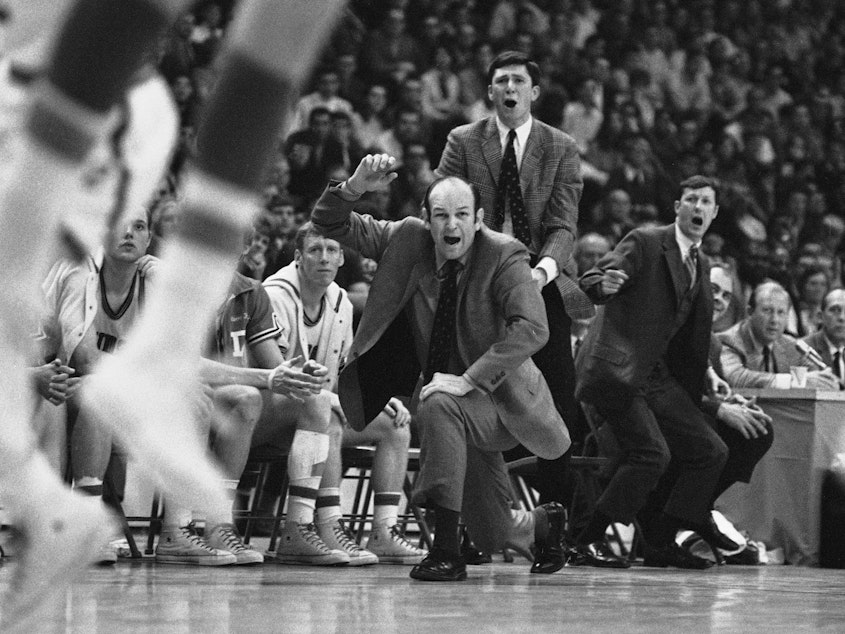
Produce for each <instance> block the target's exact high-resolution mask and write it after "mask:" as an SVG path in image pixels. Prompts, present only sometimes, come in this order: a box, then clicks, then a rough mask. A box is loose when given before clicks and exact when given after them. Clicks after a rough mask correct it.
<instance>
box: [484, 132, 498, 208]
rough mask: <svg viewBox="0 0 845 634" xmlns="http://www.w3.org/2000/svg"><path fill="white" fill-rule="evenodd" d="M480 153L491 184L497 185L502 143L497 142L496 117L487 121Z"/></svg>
mask: <svg viewBox="0 0 845 634" xmlns="http://www.w3.org/2000/svg"><path fill="white" fill-rule="evenodd" d="M481 153H482V154H483V155H484V162H485V163H487V168H488V169H489V170H490V176H491V177H492V178H493V182H494V183H498V182H499V173H500V172H501V171H502V142H501V141H500V140H499V129H498V128H497V127H496V117H490V118H489V119H487V125H486V126H485V129H484V138H483V139H482V140H481ZM491 211H492V210H491Z"/></svg>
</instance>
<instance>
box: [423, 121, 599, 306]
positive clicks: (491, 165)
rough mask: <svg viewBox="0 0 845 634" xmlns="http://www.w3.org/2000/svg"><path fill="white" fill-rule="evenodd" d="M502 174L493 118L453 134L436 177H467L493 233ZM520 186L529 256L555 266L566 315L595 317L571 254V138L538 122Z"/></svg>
mask: <svg viewBox="0 0 845 634" xmlns="http://www.w3.org/2000/svg"><path fill="white" fill-rule="evenodd" d="M501 169H502V146H501V142H500V141H499V131H498V129H497V128H496V118H495V117H489V118H487V119H484V120H482V121H478V122H476V123H470V124H468V125H463V126H459V127H457V128H455V129H454V130H452V131H451V132H450V133H449V140H448V142H447V143H446V148H445V149H444V150H443V155H442V156H441V158H440V165H439V166H438V167H437V169H436V170H435V174H437V176H452V175H457V176H463V177H464V178H466V179H467V180H469V181H470V182H471V183H474V184H475V185H476V186H477V187H478V189H479V191H480V192H481V206H482V207H483V208H484V222H485V224H486V225H487V226H488V227H491V228H494V229H495V228H496V227H495V225H494V222H495V221H494V218H495V211H496V189H497V187H496V183H498V181H499V173H500V172H501ZM519 180H520V184H521V185H522V198H523V200H524V201H525V212H526V215H527V216H528V227H529V229H530V230H531V245H530V246H529V250H530V251H531V253H532V254H533V255H536V256H537V259H538V260H539V259H540V258H542V257H545V256H548V257H551V258H553V259H554V260H555V262H557V266H558V269H559V270H560V275H559V276H558V277H557V279H556V280H555V284H556V285H557V287H558V289H559V291H560V294H561V297H562V298H563V303H564V306H565V307H566V312H567V314H568V315H569V316H570V317H571V318H573V319H581V318H585V317H590V316H592V314H593V312H594V309H593V305H592V302H590V300H589V298H588V297H587V296H586V295H585V294H584V293H583V292H582V291H581V289H580V288H579V287H578V284H577V281H575V280H576V277H577V267H576V266H575V260H574V258H573V253H574V247H575V232H576V225H577V223H578V201H579V200H580V198H581V190H582V189H583V181H582V180H581V162H580V159H579V156H578V148H577V146H576V145H575V141H574V140H573V139H572V137H570V136H568V135H566V134H564V133H563V132H561V131H560V130H558V129H556V128H553V127H551V126H549V125H546V124H545V123H543V122H541V121H538V120H537V119H534V120H533V123H532V125H531V133H530V134H529V135H528V141H527V142H526V144H525V150H524V152H523V153H522V164H521V165H520V168H519Z"/></svg>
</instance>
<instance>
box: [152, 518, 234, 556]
mask: <svg viewBox="0 0 845 634" xmlns="http://www.w3.org/2000/svg"><path fill="white" fill-rule="evenodd" d="M237 561H238V558H237V557H236V556H235V555H233V554H232V553H230V552H227V551H225V550H218V549H216V548H211V547H210V546H209V545H208V544H207V543H206V542H205V540H204V539H203V538H202V537H200V536H199V535H197V533H196V530H195V529H194V523H193V522H191V523H190V524H188V525H187V526H180V527H179V528H175V529H167V530H164V531H162V532H161V537H159V539H158V546H156V562H157V563H160V564H189V565H193V566H228V565H229V564H234V563H237Z"/></svg>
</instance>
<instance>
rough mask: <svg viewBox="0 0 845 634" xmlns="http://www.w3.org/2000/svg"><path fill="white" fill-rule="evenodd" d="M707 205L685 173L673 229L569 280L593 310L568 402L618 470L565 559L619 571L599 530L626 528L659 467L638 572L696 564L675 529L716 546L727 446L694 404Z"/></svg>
mask: <svg viewBox="0 0 845 634" xmlns="http://www.w3.org/2000/svg"><path fill="white" fill-rule="evenodd" d="M718 210H719V207H718V205H717V200H716V186H715V184H714V183H713V181H711V180H710V179H707V178H704V177H700V176H694V177H692V178H689V179H687V180H685V181H683V182H682V183H681V184H680V188H679V196H678V200H676V201H675V216H676V220H675V222H674V223H673V224H671V225H668V226H665V227H659V228H648V229H635V230H634V231H632V232H631V233H629V234H628V235H627V236H625V238H623V239H622V241H621V242H620V243H619V244H618V245H617V246H616V248H615V249H614V250H613V251H611V252H610V253H608V254H607V255H606V256H604V257H603V258H602V259H601V260H599V262H598V263H597V264H596V266H595V267H594V268H592V269H591V270H589V271H587V273H585V274H584V275H583V277H582V278H581V287H582V288H583V289H584V291H585V292H586V293H587V294H588V295H589V296H590V298H591V299H593V300H594V301H595V302H596V303H597V304H601V306H600V307H599V309H598V312H597V315H596V319H595V321H594V322H593V324H592V326H591V328H590V331H589V332H588V333H587V336H586V338H585V340H584V343H583V345H582V347H581V350H580V352H579V355H578V358H577V360H576V367H577V370H578V386H577V395H578V397H579V398H580V399H582V400H583V401H586V402H588V403H591V404H592V405H593V406H594V407H595V408H596V410H597V411H598V412H599V413H600V414H601V416H602V417H603V418H604V419H606V421H607V423H608V424H609V425H610V428H611V429H612V431H613V433H614V435H615V436H616V438H617V440H618V441H619V445H620V449H621V457H620V464H619V467H618V469H617V470H616V472H615V474H614V475H613V477H612V478H611V481H610V483H609V485H608V486H607V488H606V489H605V491H604V493H603V494H602V496H601V497H600V498H599V501H598V503H597V506H596V511H595V512H594V514H593V516H592V518H591V520H590V522H589V523H588V525H587V526H586V527H585V528H584V530H583V531H582V532H581V533H580V534H579V535H578V537H577V539H576V546H575V548H574V550H573V561H574V562H575V563H582V564H587V565H594V566H604V567H627V565H628V562H627V561H625V560H623V559H621V558H619V557H617V556H615V554H614V553H613V552H612V551H611V550H610V549H609V548H608V547H607V545H606V543H605V542H604V533H605V530H606V529H607V526H608V525H609V524H610V523H611V522H622V523H625V524H628V523H630V522H631V521H632V520H633V519H634V516H635V515H636V513H637V512H638V511H639V510H640V508H642V506H643V504H644V503H645V501H646V498H647V496H648V495H649V493H650V492H651V491H652V489H654V487H655V485H656V484H657V482H658V480H659V479H660V476H661V474H662V473H663V472H664V471H665V469H666V467H667V465H668V463H669V459H670V457H671V458H672V460H673V463H674V464H676V465H677V469H678V475H677V478H676V480H675V482H674V486H673V487H672V490H671V493H670V494H669V496H668V499H667V501H666V504H665V506H664V507H663V511H662V512H661V513H660V514H659V515H658V517H657V519H656V520H655V525H654V526H652V527H651V529H652V530H650V531H649V536H650V540H651V543H649V544H647V549H646V556H645V565H647V566H661V567H663V566H667V565H670V566H677V567H680V568H705V567H707V566H708V565H710V562H708V561H706V560H704V559H701V558H699V557H695V556H693V555H691V554H689V553H688V552H686V551H684V550H682V549H681V548H679V547H678V546H677V545H676V544H675V541H674V540H675V534H676V533H677V531H678V530H679V529H681V528H689V529H691V530H694V531H696V532H697V533H698V534H699V535H700V536H701V537H702V538H703V539H705V540H706V541H707V542H708V543H711V544H713V545H715V546H718V547H720V548H725V549H736V547H737V545H736V544H735V543H734V542H733V541H731V540H730V539H728V538H727V537H726V536H725V535H723V534H722V533H721V532H719V530H718V528H717V527H716V526H715V524H714V523H713V520H712V518H711V516H710V498H711V495H712V493H713V491H714V490H715V488H716V486H717V482H718V480H719V476H720V474H721V473H722V469H723V467H724V465H725V460H726V457H727V448H726V447H725V443H724V442H723V441H722V440H721V439H720V438H719V436H718V434H717V433H716V432H715V431H714V430H713V428H712V427H711V426H710V425H709V424H708V423H707V420H706V419H705V417H704V414H703V412H702V411H701V409H699V407H698V405H697V404H698V402H700V400H701V386H702V385H703V384H704V381H705V374H706V370H707V361H708V351H709V344H710V324H711V318H712V313H713V296H712V291H711V288H710V280H709V266H708V264H707V261H706V260H705V259H704V257H703V256H699V254H698V247H699V245H700V243H701V239H702V237H703V236H704V233H705V232H706V231H707V228H708V227H709V226H710V223H711V222H712V220H713V218H715V217H716V214H717V213H718Z"/></svg>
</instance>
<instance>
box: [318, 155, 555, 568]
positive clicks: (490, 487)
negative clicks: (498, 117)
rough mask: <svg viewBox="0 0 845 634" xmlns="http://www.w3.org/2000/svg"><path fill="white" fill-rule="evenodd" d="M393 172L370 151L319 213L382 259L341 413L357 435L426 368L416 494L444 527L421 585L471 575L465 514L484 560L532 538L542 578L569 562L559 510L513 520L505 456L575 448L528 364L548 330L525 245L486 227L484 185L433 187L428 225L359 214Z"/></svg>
mask: <svg viewBox="0 0 845 634" xmlns="http://www.w3.org/2000/svg"><path fill="white" fill-rule="evenodd" d="M393 165H394V159H393V158H392V157H389V156H387V155H383V154H382V155H376V156H370V155H368V156H367V157H365V158H364V159H363V160H362V161H361V163H360V164H359V166H358V168H357V169H356V170H355V173H354V174H353V175H352V176H351V177H350V178H349V179H348V180H347V181H345V182H344V183H343V184H341V185H340V186H339V187H334V186H330V187H329V189H328V190H327V191H326V192H325V193H324V194H323V196H322V197H321V198H320V200H319V201H318V202H317V205H316V207H315V209H314V213H313V215H312V221H313V223H314V225H315V226H316V227H318V228H319V229H321V230H322V231H323V233H324V234H325V235H326V237H329V238H333V239H335V240H338V241H339V242H340V243H341V244H344V245H346V246H351V247H353V248H355V249H357V250H358V251H359V252H360V253H361V255H363V256H364V257H368V258H371V259H373V260H375V261H377V262H378V263H379V265H378V272H377V273H376V275H375V278H374V279H373V283H372V287H371V289H370V295H369V299H368V300H367V305H366V307H365V308H364V314H363V316H362V317H361V323H360V325H359V327H358V332H357V334H356V335H355V339H354V341H353V343H352V348H351V350H350V353H349V357H348V363H347V365H346V367H345V368H344V369H343V371H342V372H341V375H340V384H339V394H340V401H341V405H342V406H343V410H344V412H346V415H347V419H348V421H349V424H350V425H351V426H352V427H354V428H356V429H360V428H362V427H363V425H364V424H365V421H368V420H371V419H372V418H373V416H371V415H370V411H371V410H373V408H376V410H380V409H381V408H383V407H384V405H385V403H387V401H388V399H389V398H390V397H391V396H393V395H395V394H412V393H413V392H414V391H415V386H416V385H417V383H418V380H419V378H420V374H421V370H422V383H423V384H424V385H423V387H422V391H421V393H420V398H419V401H420V402H419V406H418V408H417V417H416V420H417V424H418V426H419V432H420V439H421V467H420V475H419V478H418V480H417V482H416V490H415V493H414V498H415V501H416V502H418V503H420V504H425V505H427V506H429V507H430V508H431V507H433V508H434V510H435V519H436V524H435V538H434V539H435V541H434V548H432V550H431V551H430V553H429V555H428V557H426V558H425V559H424V560H423V561H422V563H420V564H418V565H417V566H414V568H413V570H412V571H411V577H412V578H414V579H420V580H424V581H457V580H461V579H465V578H466V567H465V563H464V561H463V560H462V558H461V556H460V554H459V545H458V532H457V531H458V519H459V517H463V521H464V523H465V524H466V525H467V526H468V527H469V529H470V531H471V532H472V534H473V536H474V538H475V540H476V542H477V544H478V546H479V547H480V548H482V549H483V550H485V551H487V552H492V551H493V550H496V549H498V548H501V547H502V546H503V545H504V543H505V542H506V541H512V542H514V541H515V542H517V543H521V544H522V545H523V546H525V545H527V544H526V541H529V542H530V539H531V538H533V539H534V541H535V545H536V547H537V548H538V554H537V557H536V558H535V562H534V566H533V567H532V571H533V572H545V573H548V572H554V571H556V570H558V569H560V568H561V567H562V566H563V553H562V551H561V548H560V539H561V520H562V512H563V508H562V507H561V506H560V505H559V504H550V505H546V506H541V507H538V509H536V510H535V511H534V513H533V514H532V513H519V512H513V513H512V512H511V509H510V497H511V494H510V484H509V479H508V475H507V471H506V469H505V463H504V459H503V457H502V453H501V452H502V451H504V450H507V449H511V448H513V447H514V446H516V445H517V444H518V443H522V444H523V445H525V446H526V447H527V448H528V449H529V450H531V451H533V452H535V453H537V454H538V455H540V456H542V457H544V458H549V459H553V458H557V457H558V456H560V455H561V454H562V453H563V452H564V451H566V450H567V449H568V447H569V434H568V432H567V429H566V426H565V425H564V423H563V420H562V419H561V417H560V415H559V414H558V413H557V410H556V409H555V407H554V403H553V401H552V397H551V394H550V392H549V388H548V386H547V384H546V381H545V380H544V379H543V376H542V374H541V373H540V371H539V370H538V369H537V366H535V365H534V363H533V362H532V361H531V355H532V354H533V353H535V352H536V351H537V350H538V349H539V348H540V347H542V346H543V344H545V342H546V339H547V337H548V327H547V324H546V314H545V311H544V310H543V308H542V302H541V299H540V290H539V288H538V287H537V284H535V283H534V282H533V280H532V277H531V269H530V267H529V264H528V251H527V250H526V249H525V247H524V246H523V245H522V244H520V243H519V242H517V241H515V240H512V239H511V238H508V237H506V236H503V235H501V234H497V233H495V232H493V231H490V230H489V229H487V228H486V227H484V223H483V221H482V214H483V213H484V211H483V209H482V208H481V206H480V204H479V203H480V201H479V197H478V194H477V190H476V189H475V188H474V187H473V186H472V185H470V184H469V183H467V182H466V181H465V180H464V179H462V178H460V177H456V176H450V177H446V178H441V179H438V180H436V181H435V182H434V183H433V184H432V185H431V186H430V187H429V189H428V191H427V192H426V195H425V198H424V201H423V215H424V220H421V219H419V218H413V217H409V218H405V219H403V220H401V221H398V222H386V221H377V220H375V219H373V218H372V217H370V216H361V215H359V214H357V213H355V212H353V211H352V208H353V207H354V205H355V201H356V200H357V199H358V197H359V196H360V195H361V194H363V193H364V192H365V191H373V190H375V189H377V188H378V187H380V186H383V185H384V184H386V183H389V182H390V181H391V180H392V179H393V178H395V174H391V173H390V170H391V169H392V167H393ZM465 493H466V495H465ZM532 528H533V530H532Z"/></svg>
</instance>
